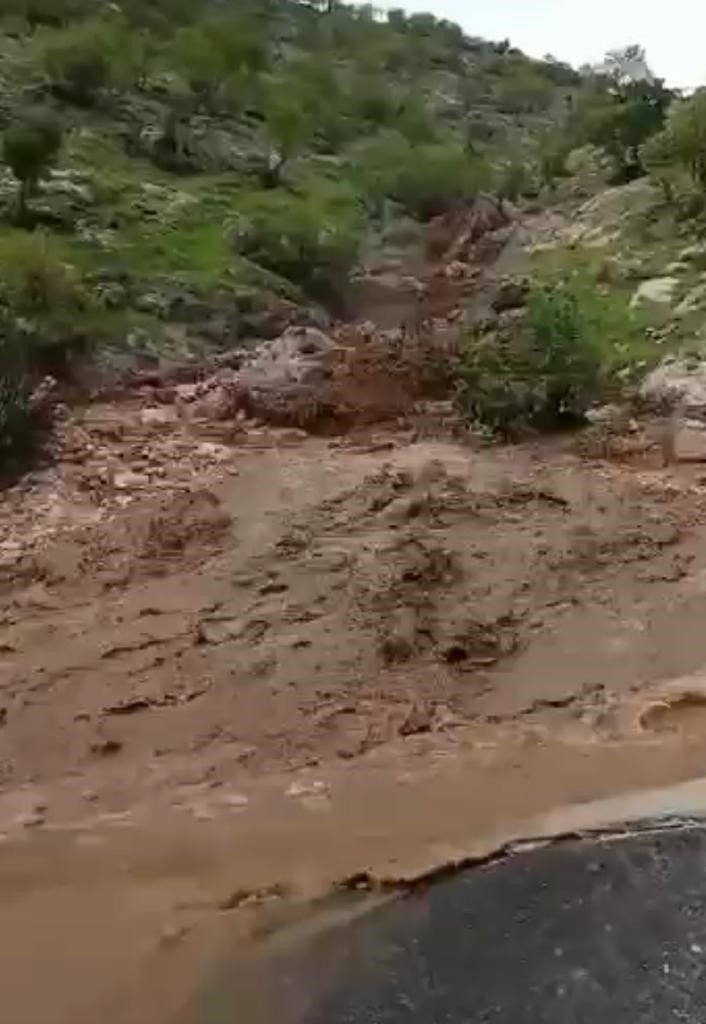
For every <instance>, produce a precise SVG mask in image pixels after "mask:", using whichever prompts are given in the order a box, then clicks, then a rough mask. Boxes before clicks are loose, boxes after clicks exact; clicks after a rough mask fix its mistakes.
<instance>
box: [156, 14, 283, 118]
mask: <svg viewBox="0 0 706 1024" xmlns="http://www.w3.org/2000/svg"><path fill="white" fill-rule="evenodd" d="M167 58H168V60H169V61H170V62H171V64H172V65H173V66H174V67H175V68H176V69H177V70H178V71H179V73H180V74H181V75H182V76H183V78H184V79H185V80H186V82H187V83H188V85H189V87H190V89H191V91H192V92H193V94H194V96H195V97H196V99H197V101H198V103H199V104H200V105H202V106H203V107H204V108H205V109H207V110H210V109H212V108H213V107H214V106H215V104H216V102H217V101H218V100H219V99H220V98H222V97H224V96H226V95H228V96H229V98H231V99H233V98H236V99H237V98H238V97H239V96H241V95H242V94H243V92H244V91H245V90H246V89H247V88H248V86H249V85H250V82H251V79H252V77H253V75H254V74H255V73H256V72H259V71H261V70H262V69H263V68H264V66H265V64H266V60H267V54H266V47H265V39H264V35H263V30H262V25H261V24H260V23H259V22H258V21H257V20H256V19H255V18H253V17H250V16H249V15H247V14H246V15H244V16H242V15H229V16H223V17H220V18H210V19H207V20H204V21H200V22H198V23H196V24H194V25H189V26H187V27H184V28H181V29H179V30H178V31H177V32H176V34H175V36H174V38H173V40H172V42H171V45H170V47H169V49H168V53H167Z"/></svg>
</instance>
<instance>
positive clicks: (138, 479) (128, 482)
mask: <svg viewBox="0 0 706 1024" xmlns="http://www.w3.org/2000/svg"><path fill="white" fill-rule="evenodd" d="M149 482H150V478H149V477H148V476H147V475H146V474H145V473H135V472H133V471H132V470H130V469H126V470H124V471H123V472H121V473H116V474H115V477H114V478H113V483H114V484H115V487H116V488H117V490H119V491H134V490H139V489H140V488H142V487H147V486H148V485H149Z"/></svg>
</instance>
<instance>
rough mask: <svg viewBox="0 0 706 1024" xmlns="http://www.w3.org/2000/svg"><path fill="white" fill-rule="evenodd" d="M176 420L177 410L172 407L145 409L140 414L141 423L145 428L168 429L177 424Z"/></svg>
mask: <svg viewBox="0 0 706 1024" xmlns="http://www.w3.org/2000/svg"><path fill="white" fill-rule="evenodd" d="M176 420H177V415H176V410H175V409H173V408H171V407H170V406H159V407H158V408H156V409H143V410H142V411H141V413H140V422H141V423H142V425H143V427H168V426H171V425H172V424H173V423H175V422H176Z"/></svg>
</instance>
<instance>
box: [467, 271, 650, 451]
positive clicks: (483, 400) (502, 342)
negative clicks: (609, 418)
mask: <svg viewBox="0 0 706 1024" xmlns="http://www.w3.org/2000/svg"><path fill="white" fill-rule="evenodd" d="M643 337H644V332H643V331H642V328H641V325H640V324H639V323H638V322H637V321H636V320H635V319H634V317H633V315H632V314H631V312H630V310H629V309H628V307H627V305H626V303H625V302H624V300H623V299H622V298H621V297H619V296H616V295H613V296H608V295H600V294H597V293H596V290H595V285H592V286H591V290H590V291H589V290H588V288H587V287H586V286H585V285H584V283H583V282H578V283H577V282H572V283H570V284H561V285H557V286H555V287H546V288H535V289H534V290H533V291H532V293H531V295H530V299H529V303H528V306H527V310H526V315H525V317H524V318H523V319H521V320H519V321H518V320H513V321H512V323H511V324H510V325H509V326H508V325H505V326H502V325H501V326H499V327H498V328H497V329H496V330H495V331H491V332H488V333H485V334H480V333H478V334H474V335H472V336H470V337H469V338H468V339H467V345H466V349H465V352H464V355H463V358H462V361H461V366H460V371H459V381H458V403H459V406H460V408H461V410H462V411H463V413H464V415H465V416H466V418H467V419H468V420H469V421H470V422H473V423H475V424H478V425H480V426H482V427H485V428H487V429H489V430H491V431H492V432H495V433H499V434H501V435H503V436H506V437H513V436H517V435H518V434H521V433H522V432H523V431H524V430H526V429H528V428H534V429H552V428H555V427H558V426H561V425H562V424H569V423H572V422H574V423H575V422H579V421H580V420H581V419H582V417H583V416H584V414H585V413H586V411H587V410H588V409H589V408H590V406H591V405H593V404H595V403H596V402H599V401H603V400H608V399H609V398H612V397H617V395H616V391H619V389H620V388H621V387H622V386H623V381H624V379H625V376H626V371H627V370H629V368H630V367H631V365H632V364H633V363H634V362H636V361H637V357H638V356H642V355H643V352H642V350H641V348H640V341H641V340H642V339H643Z"/></svg>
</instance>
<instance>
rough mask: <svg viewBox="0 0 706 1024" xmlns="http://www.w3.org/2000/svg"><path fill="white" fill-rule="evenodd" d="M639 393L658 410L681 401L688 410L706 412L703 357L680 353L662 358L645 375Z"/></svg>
mask: <svg viewBox="0 0 706 1024" xmlns="http://www.w3.org/2000/svg"><path fill="white" fill-rule="evenodd" d="M640 397H641V398H642V400H643V401H645V402H647V403H648V404H649V405H650V406H654V407H655V408H656V409H659V410H660V411H664V409H665V407H666V408H671V407H674V405H675V404H677V403H680V402H681V403H683V405H684V406H685V408H686V409H687V410H688V411H689V412H692V413H698V414H701V415H703V414H704V413H706V361H704V360H701V359H698V358H691V359H690V358H686V357H682V358H679V359H675V358H673V357H670V358H668V359H665V360H664V361H663V362H662V363H660V365H659V366H658V367H656V368H655V369H654V370H652V372H651V373H649V374H648V375H647V377H645V379H644V381H643V382H642V385H641V387H640Z"/></svg>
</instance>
